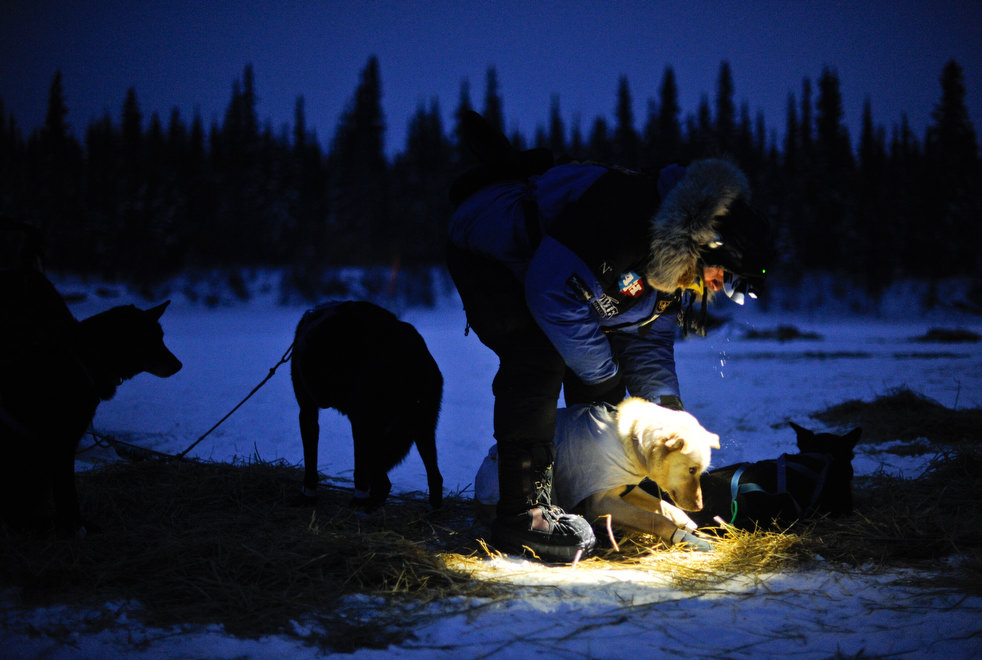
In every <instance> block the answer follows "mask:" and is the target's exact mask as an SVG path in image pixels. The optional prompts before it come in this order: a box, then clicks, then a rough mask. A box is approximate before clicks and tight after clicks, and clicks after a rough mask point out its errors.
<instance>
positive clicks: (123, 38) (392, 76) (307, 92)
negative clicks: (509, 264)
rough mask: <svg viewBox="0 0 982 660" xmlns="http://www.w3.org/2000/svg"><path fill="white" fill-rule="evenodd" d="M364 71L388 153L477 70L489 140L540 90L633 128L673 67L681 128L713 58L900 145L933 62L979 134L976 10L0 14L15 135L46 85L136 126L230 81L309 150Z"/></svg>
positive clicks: (540, 118)
mask: <svg viewBox="0 0 982 660" xmlns="http://www.w3.org/2000/svg"><path fill="white" fill-rule="evenodd" d="M371 54H375V55H377V56H378V58H379V63H380V67H381V75H382V91H383V110H384V112H385V116H386V120H387V123H388V133H387V136H386V144H387V150H388V151H389V152H390V153H392V152H393V151H398V150H401V149H402V148H403V146H404V139H405V138H404V135H405V127H406V123H407V120H408V118H409V116H410V115H411V114H412V112H413V111H414V110H415V108H416V107H417V105H418V104H419V103H420V102H426V103H428V102H429V100H430V99H432V98H434V97H436V98H438V99H439V102H440V106H441V109H442V110H443V113H444V116H445V118H446V120H447V124H446V126H447V127H448V128H449V126H450V123H449V118H450V114H451V113H452V112H453V110H454V108H455V107H456V105H457V100H458V96H459V91H460V85H461V81H462V80H463V79H465V78H466V79H468V80H469V81H470V85H471V98H472V100H473V102H474V105H475V106H476V107H478V109H480V107H481V106H482V104H483V96H484V83H485V72H486V70H487V69H488V67H489V66H491V65H494V66H495V67H496V68H497V72H498V79H499V82H500V91H501V94H502V97H503V99H504V112H505V120H506V123H507V127H508V129H509V131H511V130H514V129H518V130H520V131H521V132H523V133H524V134H525V135H526V136H529V137H531V135H532V134H533V133H534V131H535V128H536V126H537V125H539V124H543V125H544V124H545V123H546V120H547V115H548V109H549V103H550V97H551V96H552V95H553V94H556V95H558V96H559V100H560V108H561V111H562V114H563V117H564V119H565V120H566V122H567V127H569V126H570V124H571V123H572V121H573V120H574V118H575V117H579V118H580V122H581V127H582V130H583V131H584V133H585V132H587V131H588V129H589V125H590V124H591V123H592V121H593V119H594V117H596V116H598V115H605V116H607V117H608V118H610V119H611V120H612V119H613V112H614V106H615V96H616V89H617V81H618V78H619V76H621V75H626V76H627V78H628V81H629V83H630V87H631V92H632V95H633V98H634V102H635V108H634V110H635V117H636V127H637V128H639V129H640V128H641V127H642V122H643V117H644V115H645V112H646V106H647V102H648V99H651V98H656V97H657V92H658V87H659V85H660V82H661V79H662V75H663V73H664V70H665V67H666V66H667V65H671V66H672V67H673V68H674V69H675V73H676V78H677V81H678V85H679V92H680V97H681V98H680V100H681V103H682V108H683V114H687V113H694V112H695V110H696V107H697V104H698V102H699V99H700V97H701V96H702V95H703V94H705V95H708V97H709V98H710V100H712V99H713V98H714V96H715V89H716V79H717V75H718V73H719V66H720V62H721V61H723V60H724V59H725V60H728V61H729V62H730V65H731V68H732V71H733V75H734V83H735V88H736V92H735V97H736V100H737V102H738V104H739V103H741V102H743V101H746V102H747V103H748V104H749V106H750V109H751V112H752V113H753V114H754V115H756V113H757V112H758V111H763V112H764V115H765V119H766V122H767V125H768V127H769V128H770V129H774V130H777V131H778V132H783V127H784V122H785V110H786V105H787V99H788V95H789V94H790V93H794V94H795V95H796V97H797V98H798V99H799V100H800V97H801V85H802V79H803V78H805V77H808V78H810V79H812V81H813V83H814V82H815V81H816V80H817V79H818V77H819V75H820V74H821V71H822V67H823V66H824V65H828V66H830V67H834V69H835V70H836V71H837V72H838V75H839V78H840V80H841V85H842V95H843V102H844V110H845V119H846V122H847V125H848V126H849V128H850V131H851V134H852V137H853V138H854V139H856V138H857V137H858V126H859V120H860V117H861V112H862V105H863V102H864V100H865V99H866V98H869V99H870V101H871V102H872V108H873V115H874V119H875V120H876V122H877V123H878V124H881V125H883V126H885V127H886V128H887V129H889V128H891V127H892V126H893V125H894V124H897V123H899V121H900V117H901V113H902V112H906V113H907V116H908V117H909V119H910V122H911V125H912V127H913V128H914V130H915V132H916V133H917V134H918V136H923V130H924V127H925V126H926V125H927V124H928V122H929V121H930V113H931V110H932V108H933V107H934V105H935V104H936V103H937V101H938V99H939V98H940V85H939V83H938V78H939V76H940V74H941V70H942V68H943V66H944V64H945V62H946V61H947V60H948V59H951V58H954V59H955V60H957V61H958V62H959V63H960V64H961V65H962V67H963V68H964V71H965V80H966V85H967V88H968V96H967V104H968V109H969V114H970V116H971V118H972V120H973V122H974V124H975V126H976V130H977V131H979V132H982V131H980V130H979V128H980V127H982V3H980V2H977V1H976V0H956V1H951V2H948V1H945V2H931V1H922V2H913V1H908V0H890V1H888V2H879V1H877V2H831V1H804V0H799V1H794V2H791V1H787V2H753V1H746V0H745V1H742V2H707V1H701V0H696V1H689V2H681V1H679V2H654V1H652V2H641V1H628V0H623V1H618V0H587V1H580V2H575V1H568V2H556V1H551V0H548V1H536V2H531V1H529V0H522V1H518V2H512V1H510V0H509V1H504V2H502V1H499V2H469V1H467V0H452V1H445V2H444V1H440V2H417V1H412V0H403V1H401V2H397V1H377V2H368V1H352V0H333V1H330V0H325V1H323V2H292V1H283V2H251V1H246V0H240V1H228V2H215V1H211V0H196V1H183V0H181V1H171V2H164V1H159V2H146V1H145V2H141V1H139V0H128V1H120V0H117V1H104V2H100V1H98V0H88V1H86V0H78V1H69V0H4V2H2V3H0V99H2V100H3V102H4V106H5V108H6V110H7V111H8V112H12V113H13V114H14V116H15V117H16V118H17V120H18V123H19V124H20V126H21V127H22V129H24V130H25V132H29V131H30V130H32V129H33V128H35V127H36V126H37V125H38V124H39V123H40V122H41V121H42V120H43V117H44V110H45V103H46V100H47V95H48V88H49V85H50V82H51V77H52V75H53V74H54V72H55V70H56V69H60V70H61V71H62V74H63V83H64V89H65V95H66V99H67V103H68V107H69V116H68V121H69V122H70V123H71V124H72V126H73V128H75V129H76V130H79V131H80V130H82V129H84V128H85V127H86V126H87V125H88V123H89V122H90V121H91V120H92V119H94V118H98V117H100V116H101V115H102V114H103V113H104V112H105V111H106V110H108V111H109V112H110V113H111V114H112V116H113V118H114V120H116V121H118V118H119V115H120V108H121V107H122V103H123V99H124V97H125V94H126V90H127V89H128V88H129V87H131V86H132V87H135V89H136V92H137V98H138V100H139V102H140V106H141V109H142V110H143V113H144V117H145V118H149V116H150V114H151V112H154V111H156V112H158V113H159V114H160V115H161V118H162V119H163V120H164V121H165V122H166V120H167V118H168V116H169V114H170V111H171V109H172V108H173V107H175V106H176V107H178V108H179V109H180V110H181V113H182V115H183V116H184V117H185V119H186V120H190V118H191V116H192V115H193V113H194V112H195V110H196V109H197V110H199V111H200V113H201V115H202V117H203V119H204V120H205V122H206V125H208V124H210V123H211V121H212V120H213V119H219V120H220V119H221V117H222V115H223V114H224V110H225V107H226V106H227V104H228V100H229V98H230V95H231V89H232V83H233V81H234V80H235V79H237V78H241V76H242V71H243V69H244V67H245V65H246V64H247V63H252V65H253V67H254V72H255V82H256V91H257V93H258V96H259V103H258V106H257V110H258V113H259V116H260V119H261V120H262V121H267V120H268V121H270V122H271V123H272V125H273V126H274V128H276V129H279V128H280V127H281V126H282V125H284V124H288V123H289V124H292V121H293V108H294V103H295V101H296V98H297V96H299V95H303V96H304V97H305V99H306V109H307V120H308V125H309V126H310V127H311V128H313V129H314V130H316V132H317V135H318V137H319V138H320V139H321V141H322V142H324V143H326V142H327V141H328V140H329V139H330V137H331V135H332V134H333V132H334V128H335V125H336V123H337V120H338V117H339V115H340V113H341V112H342V111H343V109H344V106H345V104H346V103H347V102H348V100H349V99H350V98H351V97H352V94H353V93H354V90H355V87H356V85H357V83H358V75H359V72H360V71H361V69H362V68H363V67H364V65H365V63H366V61H367V59H368V57H369V56H370V55H371Z"/></svg>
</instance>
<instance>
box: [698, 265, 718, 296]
mask: <svg viewBox="0 0 982 660" xmlns="http://www.w3.org/2000/svg"><path fill="white" fill-rule="evenodd" d="M702 281H703V282H705V284H706V287H708V288H709V290H710V291H719V290H721V289H722V288H723V269H722V268H720V267H719V266H706V267H704V268H703V269H702Z"/></svg>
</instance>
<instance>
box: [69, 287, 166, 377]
mask: <svg viewBox="0 0 982 660" xmlns="http://www.w3.org/2000/svg"><path fill="white" fill-rule="evenodd" d="M169 303H170V301H167V302H165V303H162V304H160V305H157V306H156V307H152V308H150V309H146V310H143V309H139V308H138V307H136V306H134V305H121V306H119V307H113V308H112V309H109V310H107V311H105V312H102V313H100V314H96V315H95V316H91V317H89V318H87V319H85V320H84V321H82V323H81V328H82V332H83V335H84V337H85V341H86V343H87V344H88V345H89V346H90V347H91V348H93V349H94V350H95V353H96V354H97V355H100V356H102V358H103V359H104V360H105V362H106V364H105V365H103V366H104V368H106V369H107V370H108V371H110V372H111V373H113V374H115V375H116V376H118V377H119V378H120V379H121V380H128V379H130V378H132V377H133V376H135V375H136V374H138V373H142V372H147V373H149V374H153V375H154V376H159V377H161V378H167V377H168V376H173V375H174V374H176V373H177V372H178V371H180V369H181V366H182V365H181V361H180V360H178V359H177V357H176V356H175V355H174V354H173V353H171V352H170V349H168V348H167V346H165V345H164V331H163V329H162V328H161V326H160V317H161V316H162V315H163V313H164V310H165V309H167V305H168V304H169Z"/></svg>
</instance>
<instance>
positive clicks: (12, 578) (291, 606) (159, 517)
mask: <svg viewBox="0 0 982 660" xmlns="http://www.w3.org/2000/svg"><path fill="white" fill-rule="evenodd" d="M77 478H78V483H79V491H80V494H81V496H82V510H83V513H84V515H85V516H86V517H87V518H88V519H89V520H91V521H93V522H95V523H96V524H98V525H99V526H100V527H101V531H99V532H95V533H90V534H89V535H88V536H87V537H86V538H85V539H84V540H82V541H74V540H65V539H56V538H53V537H51V536H50V535H29V534H22V533H21V534H14V533H11V532H8V531H0V586H12V587H15V588H17V589H18V590H19V592H20V594H21V601H22V603H23V604H24V605H25V606H28V607H31V606H38V605H46V604H50V603H68V604H72V605H78V606H83V607H84V606H88V607H97V608H98V607H101V606H102V605H103V604H104V603H106V602H108V601H138V602H139V603H140V605H141V609H140V610H139V611H138V612H137V613H136V614H137V615H138V616H140V617H141V618H142V619H143V620H144V622H145V623H147V624H149V625H153V626H168V625H174V624H185V623H187V624H210V623H218V624H221V625H222V626H224V628H225V630H226V631H227V632H229V633H232V634H235V635H239V636H245V637H258V636H261V635H265V634H272V633H283V632H286V633H291V632H293V630H294V622H295V621H306V620H309V621H311V622H320V623H323V624H330V625H324V626H323V627H324V628H326V629H328V630H329V631H332V632H333V634H334V635H335V637H336V638H334V639H331V640H328V643H329V644H330V645H331V647H332V648H340V647H339V646H338V645H341V647H343V646H344V644H347V643H355V647H354V648H358V647H360V646H364V645H373V644H376V643H377V644H381V645H385V644H386V636H385V634H384V631H385V629H386V625H385V621H381V622H380V621H373V622H371V624H370V625H366V626H365V636H366V638H365V639H360V637H359V635H358V634H356V631H354V630H353V629H352V628H351V622H350V620H348V619H347V618H346V617H344V616H343V612H340V611H339V605H340V601H341V599H342V597H344V596H346V595H349V594H355V593H360V594H369V595H380V596H385V597H386V598H391V599H395V600H399V599H407V598H408V599H411V600H412V599H418V600H427V599H432V598H438V597H447V596H455V595H460V596H482V595H487V594H489V593H490V589H489V587H488V586H487V585H486V584H484V583H481V582H477V581H474V580H472V579H470V577H469V576H468V575H466V574H464V573H461V572H459V571H455V570H451V569H448V568H447V566H446V564H445V562H444V561H443V560H442V559H441V558H440V556H439V553H438V551H448V550H449V551H454V552H461V553H471V552H475V551H476V550H477V548H478V544H477V542H476V541H475V540H474V535H467V534H465V533H462V532H461V531H458V530H466V529H467V528H468V526H469V525H470V509H469V503H467V502H465V501H464V500H462V499H460V498H453V497H451V498H448V501H447V504H446V506H445V507H444V508H443V509H442V510H441V511H439V512H435V513H433V512H430V511H429V508H428V505H427V504H426V503H425V502H426V498H425V496H423V495H420V497H419V498H418V499H416V498H404V499H401V498H397V497H392V498H390V500H389V503H388V504H387V505H386V507H384V509H383V510H380V511H379V512H377V513H373V514H368V515H366V514H358V513H355V512H353V511H352V510H351V509H349V508H348V506H347V503H348V500H349V499H350V497H351V491H350V490H347V489H340V488H325V489H321V492H320V494H319V503H318V505H317V507H316V509H311V508H304V507H295V506H291V505H290V500H291V499H292V498H293V497H294V496H295V495H296V494H297V493H298V492H299V486H300V483H301V480H302V472H301V471H300V470H299V469H297V468H294V467H289V466H286V465H282V464H269V463H250V464H239V465H231V464H226V463H212V462H199V461H168V462H162V461H143V462H137V463H125V462H118V463H112V464H108V465H105V466H104V467H101V468H98V469H95V470H92V471H89V472H83V473H79V474H78V477H77ZM379 615H380V617H383V618H384V616H385V612H384V608H383V611H381V612H380V613H379ZM369 638H370V639H369ZM322 641H323V640H322Z"/></svg>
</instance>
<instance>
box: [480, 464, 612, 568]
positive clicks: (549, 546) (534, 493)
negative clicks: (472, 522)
mask: <svg viewBox="0 0 982 660" xmlns="http://www.w3.org/2000/svg"><path fill="white" fill-rule="evenodd" d="M499 449H500V447H499ZM552 453H553V452H552V448H551V447H536V448H533V450H532V451H531V452H519V453H517V454H512V452H508V451H507V450H506V452H505V453H503V454H502V455H500V456H499V458H498V481H499V485H500V491H501V497H500V499H499V500H498V508H497V516H496V517H495V520H494V522H493V523H492V524H491V543H492V544H493V545H494V547H495V548H497V549H498V550H500V551H502V552H507V553H509V554H516V555H525V554H527V555H530V556H532V557H534V558H537V559H539V560H541V561H544V562H548V563H567V564H568V563H571V562H574V561H577V560H578V559H580V558H582V557H588V556H589V555H590V553H592V552H593V549H594V547H595V546H596V543H597V541H596V537H595V536H594V534H593V528H592V527H591V526H590V523H588V522H587V521H586V520H585V519H583V518H582V517H581V516H577V515H573V514H569V513H566V512H565V511H563V510H562V509H561V508H560V507H558V506H553V505H552V497H551V491H552ZM507 454H512V455H510V456H509V455H507ZM535 459H538V460H535Z"/></svg>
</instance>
